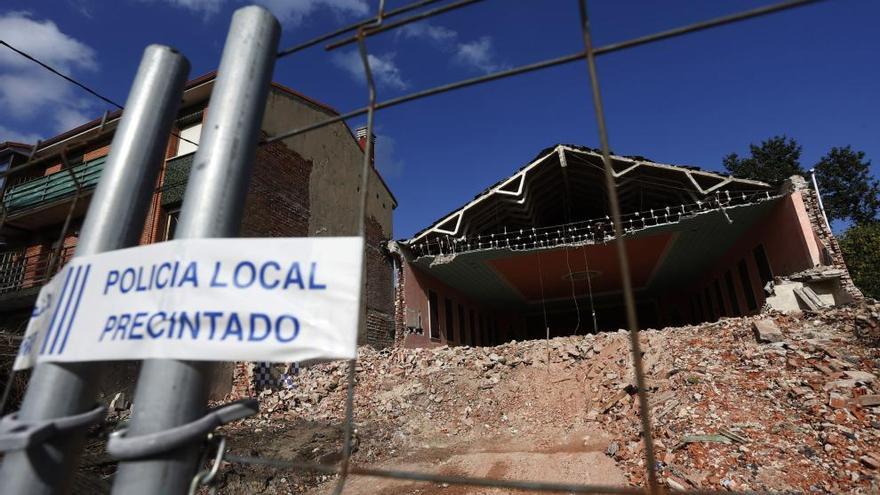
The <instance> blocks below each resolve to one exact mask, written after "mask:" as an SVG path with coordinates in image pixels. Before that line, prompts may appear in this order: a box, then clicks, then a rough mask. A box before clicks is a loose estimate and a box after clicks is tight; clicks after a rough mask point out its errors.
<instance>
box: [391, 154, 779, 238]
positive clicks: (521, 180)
mask: <svg viewBox="0 0 880 495" xmlns="http://www.w3.org/2000/svg"><path fill="white" fill-rule="evenodd" d="M566 152H567V153H572V154H580V155H583V156H589V157H592V158H598V159H600V160H601V159H602V154H601V153H599V152H597V151H593V150H591V149H588V148H578V147H575V146H570V145H564V144H559V145H556V146H555V147H553V148H551V149H550V150H548V151H547V152H546V153H544V154H543V155H542V156H539V157H538V158H536V159H535V160H533V161H532V162H530V163H528V164H527V165H525V166H524V167H522V168H521V169H519V170H518V171H517V172H516V173H515V174H513V175H512V176H510V177H508V178H507V179H505V180H504V181H502V182H500V183H498V184H496V185H494V186H492V187H490V188H488V189H486V190H485V191H483V192H482V193H480V194H479V195H477V196H476V197H475V198H474V199H473V200H471V201H470V202H468V203H467V204H465V205H464V206H462V207H460V208H459V209H457V210H455V211H453V212H452V213H449V214H448V215H446V216H444V217H442V218H441V219H440V220H437V221H436V222H434V223H433V224H431V226H429V227H428V228H426V229H423V230H421V231H419V232H417V233H416V234H415V235H414V236H413V237H412V238H410V239H408V240H406V241H403V242H404V244H414V243H416V242H419V241H420V240H422V239H424V238H425V237H427V236H428V235H430V234H441V235H449V236H457V235H460V230H461V225H462V220H463V217H464V214H465V213H466V212H467V211H468V210H470V209H472V208H473V207H475V206H477V205H479V204H480V203H482V202H484V201H486V200H487V199H489V198H491V197H492V196H494V195H500V196H509V197H518V198H520V199H518V200H517V201H516V202H517V203H520V204H521V203H523V202H524V201H525V199H526V193H527V187H526V175H527V174H528V173H529V172H530V171H532V170H534V169H535V168H536V167H538V166H540V165H541V163H543V162H544V161H546V160H547V159H548V158H551V157H553V156H554V155H556V156H559V157H562V158H560V162H561V164H562V163H566V162H565V159H564V156H565V153H566ZM611 159H612V160H614V161H616V162H623V163H625V164H628V165H629V166H626V167H625V168H624V169H623V170H620V171H614V172H612V173H613V176H614V178H615V179H619V178H621V177H624V176H626V175H627V174H630V173H632V172H633V171H635V170H637V169H639V168H644V167H650V168H655V169H661V170H668V171H672V172H676V173H679V174H683V175H684V176H685V177H687V179H688V180H689V182H690V183H691V184H692V185H693V187H694V190H695V192H697V193H699V194H701V195H704V196H705V195H707V194H711V193H712V192H715V191H717V190H718V189H720V188H722V187H724V186H727V185H730V184H738V185H747V186H753V187H755V188H757V189H764V188H767V189H769V188H771V186H770V185H769V184H767V183H765V182H761V181H756V180H751V179H740V178H736V177H733V176H731V175H726V176H725V175H721V174H717V173H714V172H707V171H705V170H699V169H695V168H689V167H683V166H677V165H668V164H664V163H657V162H652V161H649V160H644V159H638V158H630V157H626V156H620V155H611ZM566 166H568V165H567V164H566ZM695 176H696V177H702V178H706V179H709V180H712V181H717V182H716V183H715V184H713V185H711V186H709V187H703V186H702V185H700V183H699V182H698V181H697V180H696V178H695ZM516 181H518V182H517V184H516V186H515V190H513V191H512V190H511V188H510V186H511V185H512V184H514V183H515V182H516ZM453 223H454V227H452V226H451V225H450V224H453ZM450 227H451V228H450Z"/></svg>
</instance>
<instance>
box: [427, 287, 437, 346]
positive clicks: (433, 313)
mask: <svg viewBox="0 0 880 495" xmlns="http://www.w3.org/2000/svg"><path fill="white" fill-rule="evenodd" d="M428 313H430V317H431V320H430V321H429V322H428V328H429V330H428V334H429V336H430V337H431V338H432V339H439V338H440V311H439V310H438V309H437V293H436V292H434V291H432V290H429V291H428Z"/></svg>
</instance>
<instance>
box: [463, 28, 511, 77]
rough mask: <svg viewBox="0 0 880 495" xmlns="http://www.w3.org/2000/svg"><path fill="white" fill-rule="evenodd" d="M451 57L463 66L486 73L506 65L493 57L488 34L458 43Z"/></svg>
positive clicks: (490, 39)
mask: <svg viewBox="0 0 880 495" xmlns="http://www.w3.org/2000/svg"><path fill="white" fill-rule="evenodd" d="M453 59H454V60H455V61H456V62H458V63H459V64H461V65H463V66H465V67H469V68H471V69H476V70H478V71H480V72H483V73H487V74H488V73H489V72H495V71H499V70H502V69H505V68H507V67H508V66H507V64H502V63H500V62H498V61H497V60H496V59H495V50H494V48H493V47H492V38H490V37H489V36H483V37H482V38H480V39H478V40H475V41H471V42H468V43H460V44H459V45H458V46H457V47H456V51H455V56H454V57H453Z"/></svg>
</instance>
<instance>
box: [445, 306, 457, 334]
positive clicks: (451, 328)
mask: <svg viewBox="0 0 880 495" xmlns="http://www.w3.org/2000/svg"><path fill="white" fill-rule="evenodd" d="M445 302H446V306H445V310H446V311H445V313H446V314H445V316H446V342H450V343H451V342H455V321H454V320H453V319H452V301H451V300H450V299H449V298H446V301H445Z"/></svg>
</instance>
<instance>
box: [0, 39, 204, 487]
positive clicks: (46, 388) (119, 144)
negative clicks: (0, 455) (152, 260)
mask: <svg viewBox="0 0 880 495" xmlns="http://www.w3.org/2000/svg"><path fill="white" fill-rule="evenodd" d="M188 75H189V62H188V61H187V60H186V58H184V57H183V56H182V55H180V54H179V53H178V52H177V51H176V50H174V49H173V48H169V47H166V46H159V45H151V46H149V47H147V49H146V51H145V52H144V56H143V58H142V59H141V65H140V67H139V68H138V72H137V76H136V77H135V80H134V83H133V84H132V87H131V92H130V93H129V96H128V102H127V103H126V105H125V113H124V114H123V115H122V120H121V121H120V124H119V128H118V129H117V130H116V134H115V136H114V137H113V143H112V145H111V148H110V155H109V157H108V159H107V166H106V168H105V170H104V173H103V175H102V177H101V181H100V183H99V184H98V188H97V190H96V191H95V195H94V197H93V198H92V202H91V204H90V205H89V210H88V214H87V215H86V220H85V224H84V225H83V228H82V233H81V234H80V237H79V242H78V243H77V246H76V253H75V256H82V255H87V254H95V253H100V252H103V251H110V250H113V249H120V248H124V247H128V246H132V245H134V244H137V241H138V238H139V236H140V234H141V232H142V231H143V228H144V221H145V220H146V216H147V210H148V207H149V201H150V196H151V193H152V191H153V189H154V187H155V183H156V178H157V177H158V174H159V169H160V168H161V164H162V160H163V158H164V154H165V149H166V146H167V143H168V136H169V133H170V132H171V126H172V123H173V122H174V118H175V117H176V116H177V110H178V107H179V105H180V97H181V95H182V94H183V85H184V83H185V82H186V78H187V76H188ZM96 371H97V368H96V366H95V365H94V364H93V363H91V364H89V363H79V364H53V363H43V364H39V365H37V367H36V369H35V370H34V374H33V377H32V378H31V380H30V384H29V385H28V389H27V392H26V394H25V396H24V402H23V403H22V406H21V411H20V413H19V419H21V420H24V421H39V420H49V419H54V418H61V417H65V416H69V415H72V414H78V413H82V412H85V411H87V410H88V409H89V408H91V407H92V406H94V400H95V397H94V396H95V377H96ZM84 438H85V431H77V432H74V433H71V434H67V435H64V436H58V437H55V438H52V439H50V440H48V441H47V442H45V443H43V444H41V445H37V446H35V447H32V448H30V449H28V450H27V451H20V452H10V453H8V454H7V455H6V458H5V459H4V461H3V465H2V467H0V487H2V488H0V491H2V492H3V493H27V494H42V493H46V494H48V493H65V492H68V491H70V481H71V474H72V472H73V470H74V467H75V466H76V464H77V460H78V458H79V453H80V450H81V447H82V443H83V439H84Z"/></svg>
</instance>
